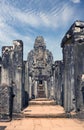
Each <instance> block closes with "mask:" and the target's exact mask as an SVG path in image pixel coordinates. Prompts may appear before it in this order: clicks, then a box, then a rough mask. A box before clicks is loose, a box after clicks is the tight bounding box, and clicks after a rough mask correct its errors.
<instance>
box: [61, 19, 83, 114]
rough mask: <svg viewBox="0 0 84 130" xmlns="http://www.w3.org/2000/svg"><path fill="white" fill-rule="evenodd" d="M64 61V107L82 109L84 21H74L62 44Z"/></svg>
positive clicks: (67, 109)
mask: <svg viewBox="0 0 84 130" xmlns="http://www.w3.org/2000/svg"><path fill="white" fill-rule="evenodd" d="M61 46H62V48H63V62H64V70H63V71H64V74H63V75H64V76H63V79H64V108H65V110H66V112H70V111H72V110H75V111H80V110H84V22H82V21H76V22H75V23H74V24H73V25H72V26H71V28H70V29H69V31H68V32H67V33H66V34H65V36H64V38H63V40H62V44H61Z"/></svg>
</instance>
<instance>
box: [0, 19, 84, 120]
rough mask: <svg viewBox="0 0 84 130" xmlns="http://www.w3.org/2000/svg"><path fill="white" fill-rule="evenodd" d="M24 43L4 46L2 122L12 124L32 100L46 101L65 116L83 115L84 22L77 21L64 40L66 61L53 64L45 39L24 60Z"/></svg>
mask: <svg viewBox="0 0 84 130" xmlns="http://www.w3.org/2000/svg"><path fill="white" fill-rule="evenodd" d="M23 45H24V44H23V42H22V41H21V40H14V41H13V46H3V47H2V56H1V57H0V120H11V117H13V115H15V114H17V115H18V114H19V113H21V111H22V110H23V109H24V107H26V106H28V103H29V102H30V100H32V99H36V98H46V99H50V100H51V99H53V100H55V101H56V105H61V106H63V107H64V109H65V112H66V113H70V112H71V111H75V112H78V111H84V22H82V21H76V22H74V24H73V25H72V26H71V27H70V29H69V31H68V32H67V33H66V34H65V36H64V38H63V39H62V43H61V47H62V49H63V60H62V61H54V60H53V55H52V53H51V52H50V51H49V50H48V49H47V47H46V43H45V40H44V38H43V37H42V36H37V37H36V39H35V42H34V48H33V49H32V50H31V51H30V52H29V53H28V57H27V60H26V61H24V60H23Z"/></svg>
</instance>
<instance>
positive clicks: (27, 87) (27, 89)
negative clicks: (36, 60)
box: [24, 61, 29, 105]
mask: <svg viewBox="0 0 84 130" xmlns="http://www.w3.org/2000/svg"><path fill="white" fill-rule="evenodd" d="M24 64H25V74H24V88H25V105H27V104H28V100H29V85H28V62H27V61H25V63H24Z"/></svg>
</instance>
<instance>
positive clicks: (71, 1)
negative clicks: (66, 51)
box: [0, 0, 84, 60]
mask: <svg viewBox="0 0 84 130" xmlns="http://www.w3.org/2000/svg"><path fill="white" fill-rule="evenodd" d="M76 20H81V21H83V20H84V0H0V48H1V47H2V46H5V45H9V46H10V45H12V41H13V40H16V39H21V40H22V41H23V42H24V59H25V60H26V59H27V55H28V52H29V51H30V50H31V49H33V45H34V40H35V38H36V36H39V35H41V36H43V37H44V39H45V42H46V45H47V49H49V50H50V51H51V52H52V53H53V56H54V60H61V59H62V50H61V47H60V44H61V40H62V38H63V36H64V35H65V33H66V31H67V30H68V29H69V28H70V26H71V24H73V22H74V21H76Z"/></svg>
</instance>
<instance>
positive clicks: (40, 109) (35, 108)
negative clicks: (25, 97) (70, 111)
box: [22, 105, 67, 118]
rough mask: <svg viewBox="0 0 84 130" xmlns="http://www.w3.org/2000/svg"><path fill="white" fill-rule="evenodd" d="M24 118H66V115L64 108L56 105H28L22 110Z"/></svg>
mask: <svg viewBox="0 0 84 130" xmlns="http://www.w3.org/2000/svg"><path fill="white" fill-rule="evenodd" d="M22 113H23V115H24V117H25V118H66V117H67V115H66V113H65V111H64V108H63V107H61V106H59V105H56V106H53V105H51V106H47V105H45V106H44V105H43V106H42V105H30V106H29V107H27V108H25V109H24V110H23V111H22Z"/></svg>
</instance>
